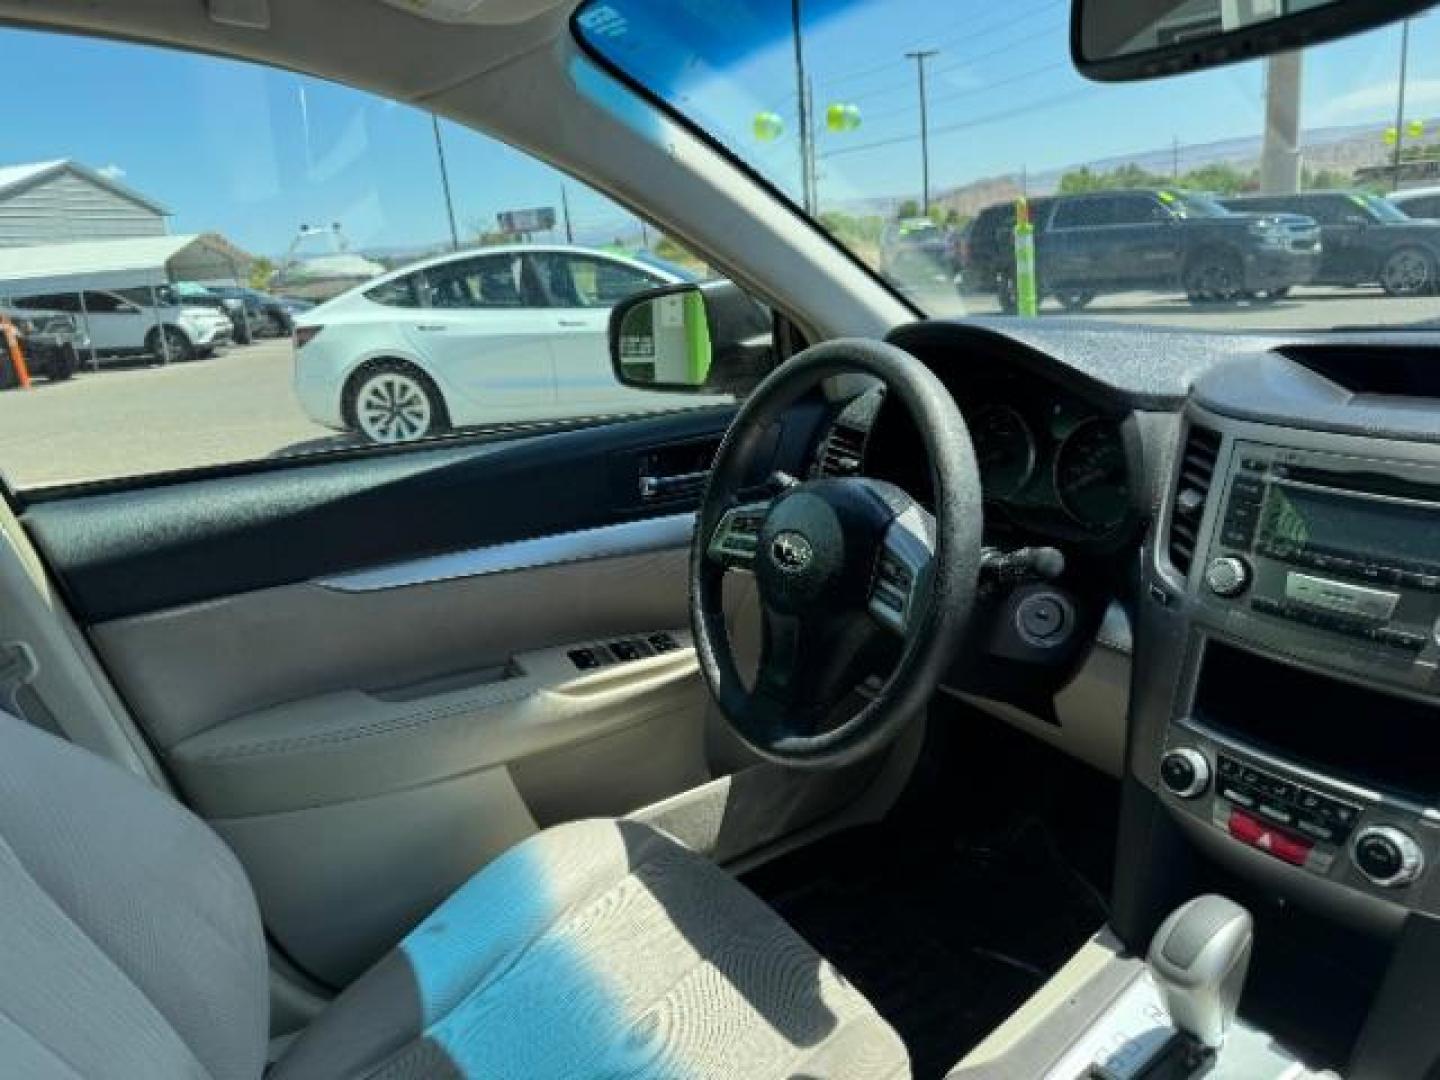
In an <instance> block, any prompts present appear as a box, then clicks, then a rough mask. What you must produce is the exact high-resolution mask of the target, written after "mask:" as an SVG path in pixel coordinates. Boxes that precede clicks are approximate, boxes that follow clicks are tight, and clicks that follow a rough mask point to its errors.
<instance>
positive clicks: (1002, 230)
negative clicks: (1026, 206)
mask: <svg viewBox="0 0 1440 1080" xmlns="http://www.w3.org/2000/svg"><path fill="white" fill-rule="evenodd" d="M1030 216H1031V220H1032V221H1033V222H1034V225H1035V265H1036V271H1037V273H1038V274H1039V289H1040V295H1041V297H1042V298H1043V297H1046V296H1052V297H1054V298H1055V299H1056V300H1058V301H1059V302H1060V304H1062V305H1063V306H1064V307H1066V308H1070V309H1072V310H1073V309H1078V308H1082V307H1084V306H1085V305H1086V304H1088V303H1089V302H1090V301H1091V300H1093V299H1094V298H1095V297H1096V296H1097V295H1099V294H1101V293H1113V292H1121V291H1126V290H1130V289H1147V290H1156V291H1170V290H1176V289H1179V290H1183V291H1184V293H1185V295H1186V296H1188V297H1189V298H1190V300H1191V301H1192V302H1194V303H1204V302H1213V301H1223V300H1239V299H1244V298H1247V297H1257V296H1258V297H1263V298H1274V297H1277V296H1283V295H1284V294H1285V292H1286V291H1288V290H1289V289H1290V288H1291V286H1294V285H1301V284H1304V283H1305V282H1307V281H1309V280H1310V279H1311V278H1312V277H1314V275H1315V271H1316V269H1317V266H1318V263H1319V259H1320V236H1319V229H1318V228H1317V227H1316V225H1315V222H1313V221H1310V220H1309V219H1307V218H1304V217H1300V216H1298V215H1295V214H1288V213H1286V214H1274V213H1265V214H1246V213H1232V212H1231V211H1229V210H1227V209H1226V208H1225V207H1223V206H1221V205H1220V204H1219V203H1217V202H1216V201H1215V200H1213V199H1210V198H1207V197H1205V196H1201V195H1195V194H1192V193H1190V192H1185V191H1180V190H1178V189H1160V190H1154V191H1150V190H1134V191H1104V192H1096V193H1094V194H1086V195H1055V196H1049V197H1045V198H1038V199H1032V200H1031V201H1030ZM1014 226H1015V207H1014V205H1013V204H1012V203H1002V204H999V205H997V206H990V207H987V208H985V209H984V210H982V211H980V214H979V216H978V217H977V218H976V221H975V227H974V229H973V230H972V231H971V233H970V238H969V245H968V248H967V251H966V255H967V261H966V266H965V280H966V283H967V285H969V286H970V287H972V288H979V289H987V290H988V289H993V290H994V291H995V292H996V293H997V294H998V295H999V297H1000V302H1001V306H1002V307H1004V308H1005V310H1007V311H1013V310H1014V306H1015V299H1014V297H1015V252H1014V238H1013V230H1014Z"/></svg>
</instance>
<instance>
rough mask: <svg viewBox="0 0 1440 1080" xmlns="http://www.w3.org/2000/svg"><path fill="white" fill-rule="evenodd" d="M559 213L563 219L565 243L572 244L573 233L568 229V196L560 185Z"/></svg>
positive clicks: (562, 185)
mask: <svg viewBox="0 0 1440 1080" xmlns="http://www.w3.org/2000/svg"><path fill="white" fill-rule="evenodd" d="M560 213H561V214H562V215H564V217H565V242H566V243H567V244H573V243H574V242H575V233H574V231H573V230H572V229H571V228H570V196H569V195H568V194H566V191H565V185H564V184H561V185H560Z"/></svg>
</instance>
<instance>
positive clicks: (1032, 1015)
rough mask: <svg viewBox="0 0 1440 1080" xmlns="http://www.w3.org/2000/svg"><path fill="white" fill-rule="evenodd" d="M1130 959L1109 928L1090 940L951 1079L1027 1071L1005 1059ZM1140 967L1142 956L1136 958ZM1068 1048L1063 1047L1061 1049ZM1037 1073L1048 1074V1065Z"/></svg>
mask: <svg viewBox="0 0 1440 1080" xmlns="http://www.w3.org/2000/svg"><path fill="white" fill-rule="evenodd" d="M1123 962H1126V960H1125V957H1124V947H1123V946H1122V945H1121V944H1120V941H1119V939H1118V938H1116V937H1115V936H1114V935H1113V934H1112V933H1111V932H1110V930H1109V929H1108V928H1105V929H1102V930H1101V931H1100V932H1099V933H1098V934H1096V935H1095V936H1094V937H1092V938H1091V939H1090V940H1089V941H1087V942H1085V944H1084V945H1082V946H1081V947H1080V950H1079V951H1078V952H1077V953H1076V954H1075V955H1074V956H1072V957H1071V958H1070V960H1069V962H1068V963H1066V965H1065V966H1064V967H1062V968H1061V969H1060V970H1059V971H1057V972H1056V973H1055V974H1054V975H1053V976H1052V977H1051V978H1050V980H1049V981H1048V982H1046V983H1045V985H1044V986H1042V987H1041V988H1040V989H1039V990H1037V991H1036V992H1035V993H1034V994H1033V995H1031V997H1030V998H1029V999H1028V1000H1027V1001H1026V1002H1025V1004H1023V1005H1021V1006H1020V1008H1018V1009H1017V1010H1015V1012H1013V1013H1011V1014H1010V1016H1009V1017H1008V1018H1007V1019H1006V1020H1005V1022H1004V1023H1002V1024H1001V1025H1000V1026H999V1027H997V1028H996V1029H995V1030H994V1031H992V1032H991V1033H990V1034H989V1035H988V1036H987V1037H986V1038H985V1040H984V1041H983V1042H981V1043H980V1045H979V1046H977V1047H975V1049H974V1050H972V1051H970V1053H968V1054H966V1055H965V1058H964V1059H963V1060H962V1061H961V1062H960V1063H959V1064H958V1065H957V1066H956V1067H955V1069H954V1070H952V1071H951V1072H950V1073H949V1075H948V1080H965V1078H967V1077H971V1076H981V1075H984V1076H986V1077H1001V1076H1014V1077H1015V1080H1022V1077H1023V1075H1024V1074H1020V1073H1012V1072H1007V1071H1005V1066H1006V1059H1007V1058H1009V1057H1011V1056H1012V1055H1015V1054H1017V1053H1020V1052H1022V1051H1023V1049H1024V1045H1025V1043H1026V1042H1027V1041H1029V1040H1031V1039H1034V1038H1036V1037H1037V1034H1038V1033H1039V1031H1040V1029H1041V1028H1042V1027H1045V1026H1046V1025H1048V1024H1053V1023H1054V1022H1055V1021H1056V1020H1057V1018H1058V1017H1059V1016H1060V1014H1062V1013H1064V1012H1065V1011H1066V1010H1068V1009H1071V1008H1073V1007H1074V1006H1075V1005H1076V1003H1077V1002H1078V1001H1080V1000H1081V999H1083V998H1084V997H1085V996H1086V993H1085V992H1086V988H1087V987H1088V986H1089V985H1091V984H1092V983H1094V982H1095V981H1096V979H1097V978H1099V977H1100V976H1101V975H1102V974H1103V973H1105V972H1106V971H1107V970H1108V969H1110V968H1111V967H1112V965H1114V964H1117V963H1123ZM1131 963H1133V964H1134V965H1136V970H1137V971H1138V970H1139V968H1140V966H1141V964H1140V961H1131ZM1057 1049H1058V1050H1060V1051H1063V1049H1064V1047H1063V1046H1062V1047H1058V1048H1057ZM1034 1075H1036V1076H1041V1075H1044V1071H1043V1068H1042V1069H1041V1070H1040V1071H1037V1072H1036V1073H1035V1074H1034Z"/></svg>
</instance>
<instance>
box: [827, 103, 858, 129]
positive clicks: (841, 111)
mask: <svg viewBox="0 0 1440 1080" xmlns="http://www.w3.org/2000/svg"><path fill="white" fill-rule="evenodd" d="M825 126H826V127H827V128H829V129H830V130H831V131H834V132H845V131H854V130H855V129H856V128H858V127H859V126H860V106H858V105H852V104H850V103H848V102H841V101H837V102H834V103H833V104H831V105H830V106H829V107H827V108H826V110H825Z"/></svg>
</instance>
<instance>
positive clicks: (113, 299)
mask: <svg viewBox="0 0 1440 1080" xmlns="http://www.w3.org/2000/svg"><path fill="white" fill-rule="evenodd" d="M125 307H126V304H125V301H124V299H123V298H121V297H119V296H117V295H115V294H114V293H103V292H87V293H86V294H85V310H86V311H88V312H89V313H90V314H91V315H113V314H115V313H116V312H119V311H123V310H124V309H125Z"/></svg>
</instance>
